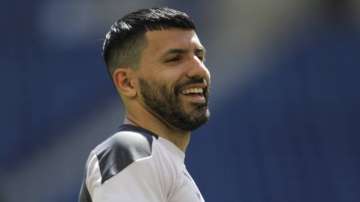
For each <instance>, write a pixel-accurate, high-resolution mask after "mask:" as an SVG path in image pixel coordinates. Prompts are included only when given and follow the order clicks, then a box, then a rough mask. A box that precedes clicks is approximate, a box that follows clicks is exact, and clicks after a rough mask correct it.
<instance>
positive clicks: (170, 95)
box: [138, 29, 210, 131]
mask: <svg viewBox="0 0 360 202" xmlns="http://www.w3.org/2000/svg"><path fill="white" fill-rule="evenodd" d="M145 37H146V39H147V46H146V47H145V48H144V50H143V51H142V56H141V60H140V65H139V66H140V67H139V69H138V75H139V76H138V81H139V87H140V89H139V91H140V97H141V102H142V103H143V104H144V106H145V108H147V110H149V111H150V112H151V113H153V115H155V116H157V117H158V118H159V119H161V120H162V121H163V122H165V123H166V124H167V125H170V126H171V127H175V128H177V129H180V130H184V131H191V130H194V129H196V128H198V127H199V126H201V125H202V124H204V123H205V122H206V121H207V120H208V118H209V116H210V112H209V109H208V94H209V93H208V90H209V84H210V73H209V71H208V69H207V68H206V66H205V65H204V57H205V50H204V48H203V46H202V45H201V43H200V41H199V39H198V37H197V35H196V33H195V32H194V31H193V30H181V29H170V30H161V31H150V32H147V33H146V35H145Z"/></svg>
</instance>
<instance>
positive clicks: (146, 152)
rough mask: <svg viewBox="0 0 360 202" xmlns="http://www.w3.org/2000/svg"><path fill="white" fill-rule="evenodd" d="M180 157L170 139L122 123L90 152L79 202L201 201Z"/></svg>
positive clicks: (198, 192)
mask: <svg viewBox="0 0 360 202" xmlns="http://www.w3.org/2000/svg"><path fill="white" fill-rule="evenodd" d="M184 159H185V153H184V152H183V151H181V150H180V149H179V148H178V147H177V146H175V145H174V144H173V143H172V142H170V141H168V140H166V139H164V138H161V137H158V136H157V135H156V134H154V133H152V132H150V131H148V130H146V129H143V128H139V127H136V126H133V125H123V126H121V128H120V131H119V132H117V133H116V134H114V135H113V136H111V137H110V138H109V139H107V140H106V141H105V142H103V143H101V144H100V145H99V146H97V147H96V148H95V149H94V150H93V151H92V152H91V153H90V156H89V158H88V161H87V163H86V172H85V179H84V183H83V185H82V188H81V191H80V197H79V202H203V201H204V199H203V197H202V195H201V193H200V191H199V189H198V187H197V186H196V184H195V182H194V180H193V179H192V177H191V176H190V174H189V172H188V171H187V169H186V167H185V164H184Z"/></svg>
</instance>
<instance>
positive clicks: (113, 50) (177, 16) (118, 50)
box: [103, 7, 196, 76]
mask: <svg viewBox="0 0 360 202" xmlns="http://www.w3.org/2000/svg"><path fill="white" fill-rule="evenodd" d="M170 28H179V29H185V30H196V28H195V24H194V22H193V21H192V20H191V19H190V17H189V16H188V15H187V14H186V13H184V12H181V11H178V10H175V9H171V8H166V7H164V8H150V9H141V10H137V11H135V12H132V13H129V14H127V15H125V16H124V17H122V18H120V19H119V20H117V21H116V22H115V23H114V24H113V25H112V26H111V28H110V30H109V32H108V33H107V34H106V37H105V40H104V43H103V57H104V60H105V63H106V66H107V68H108V72H109V74H110V76H111V75H112V73H113V72H114V71H115V69H116V68H117V67H119V66H121V65H129V66H131V67H133V68H136V67H137V65H138V62H139V59H140V55H141V50H143V48H144V47H145V46H146V40H145V33H146V32H147V31H154V30H165V29H170Z"/></svg>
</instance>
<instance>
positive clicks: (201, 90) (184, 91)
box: [182, 88, 204, 94]
mask: <svg viewBox="0 0 360 202" xmlns="http://www.w3.org/2000/svg"><path fill="white" fill-rule="evenodd" d="M203 92H204V91H203V89H202V88H189V89H186V90H183V91H182V93H183V94H190V93H203Z"/></svg>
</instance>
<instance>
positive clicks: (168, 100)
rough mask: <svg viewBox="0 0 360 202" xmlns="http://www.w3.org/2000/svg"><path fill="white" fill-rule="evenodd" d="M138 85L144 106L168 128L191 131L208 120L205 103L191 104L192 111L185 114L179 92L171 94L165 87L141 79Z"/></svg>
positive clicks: (208, 114) (208, 113)
mask: <svg viewBox="0 0 360 202" xmlns="http://www.w3.org/2000/svg"><path fill="white" fill-rule="evenodd" d="M139 83H140V93H141V95H142V97H143V101H144V103H145V105H146V106H148V107H149V108H150V110H151V111H152V112H153V113H156V115H157V116H159V117H161V119H162V120H163V121H165V122H167V124H169V125H170V126H172V127H174V128H177V129H180V130H182V131H193V130H195V129H197V128H199V127H200V126H201V125H203V124H204V123H206V122H207V121H208V120H209V116H210V112H209V110H208V104H207V101H206V103H204V104H198V103H192V105H193V110H192V111H191V112H186V111H185V109H184V106H183V105H182V104H181V101H180V98H179V96H180V94H179V92H171V91H170V90H168V89H167V88H166V86H165V85H157V84H155V83H154V82H152V83H149V82H147V81H146V80H144V79H141V78H140V79H139ZM175 89H176V88H175ZM206 100H207V98H206Z"/></svg>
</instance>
